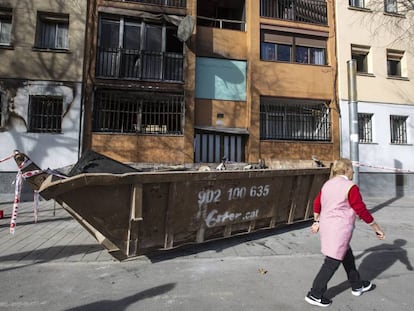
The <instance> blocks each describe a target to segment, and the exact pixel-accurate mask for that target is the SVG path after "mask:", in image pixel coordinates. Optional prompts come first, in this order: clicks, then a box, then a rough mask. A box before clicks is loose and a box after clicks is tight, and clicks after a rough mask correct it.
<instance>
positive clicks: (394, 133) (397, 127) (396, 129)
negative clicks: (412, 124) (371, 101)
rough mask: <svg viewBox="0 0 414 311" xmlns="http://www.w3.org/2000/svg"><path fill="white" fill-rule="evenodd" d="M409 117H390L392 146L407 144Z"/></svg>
mask: <svg viewBox="0 0 414 311" xmlns="http://www.w3.org/2000/svg"><path fill="white" fill-rule="evenodd" d="M407 118H408V117H407V116H393V115H391V116H390V129H391V144H400V145H404V144H407V143H408V141H407Z"/></svg>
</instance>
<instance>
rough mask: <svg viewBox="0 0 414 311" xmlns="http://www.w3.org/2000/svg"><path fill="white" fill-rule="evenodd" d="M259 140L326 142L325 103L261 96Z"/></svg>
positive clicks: (327, 113) (328, 128) (328, 122)
mask: <svg viewBox="0 0 414 311" xmlns="http://www.w3.org/2000/svg"><path fill="white" fill-rule="evenodd" d="M260 139H261V140H297V141H330V140H331V115H330V108H329V106H328V103H326V102H324V101H317V100H298V99H286V98H271V97H262V98H261V100H260Z"/></svg>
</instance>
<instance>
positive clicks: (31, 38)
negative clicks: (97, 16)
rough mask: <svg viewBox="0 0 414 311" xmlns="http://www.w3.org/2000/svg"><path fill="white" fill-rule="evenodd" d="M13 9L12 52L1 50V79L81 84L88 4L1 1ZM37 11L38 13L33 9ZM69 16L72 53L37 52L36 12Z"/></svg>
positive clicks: (51, 0) (52, 0)
mask: <svg viewBox="0 0 414 311" xmlns="http://www.w3.org/2000/svg"><path fill="white" fill-rule="evenodd" d="M0 6H3V7H12V8H13V26H12V27H13V29H12V32H13V38H14V40H13V46H14V48H13V49H0V58H1V66H0V77H3V78H5V77H7V78H23V77H24V78H26V79H37V80H60V81H81V79H82V70H83V68H82V66H83V54H84V40H85V22H86V4H85V1H67V0H66V1H65V0H19V1H11V0H0ZM33 8H36V9H33ZM36 10H38V11H44V12H54V13H66V14H69V51H68V52H48V51H39V50H34V49H33V46H34V42H35V31H36V26H35V25H36V18H37V11H36Z"/></svg>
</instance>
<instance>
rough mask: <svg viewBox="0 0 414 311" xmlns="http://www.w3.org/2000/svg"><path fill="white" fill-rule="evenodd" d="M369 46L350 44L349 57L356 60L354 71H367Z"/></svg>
mask: <svg viewBox="0 0 414 311" xmlns="http://www.w3.org/2000/svg"><path fill="white" fill-rule="evenodd" d="M369 51H370V47H368V46H357V45H351V57H352V59H355V61H356V71H357V72H359V73H368V72H369V71H368V55H369Z"/></svg>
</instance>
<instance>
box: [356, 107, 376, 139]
mask: <svg viewBox="0 0 414 311" xmlns="http://www.w3.org/2000/svg"><path fill="white" fill-rule="evenodd" d="M372 116H373V114H371V113H358V130H359V133H358V136H359V142H360V143H372V141H373V140H372Z"/></svg>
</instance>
